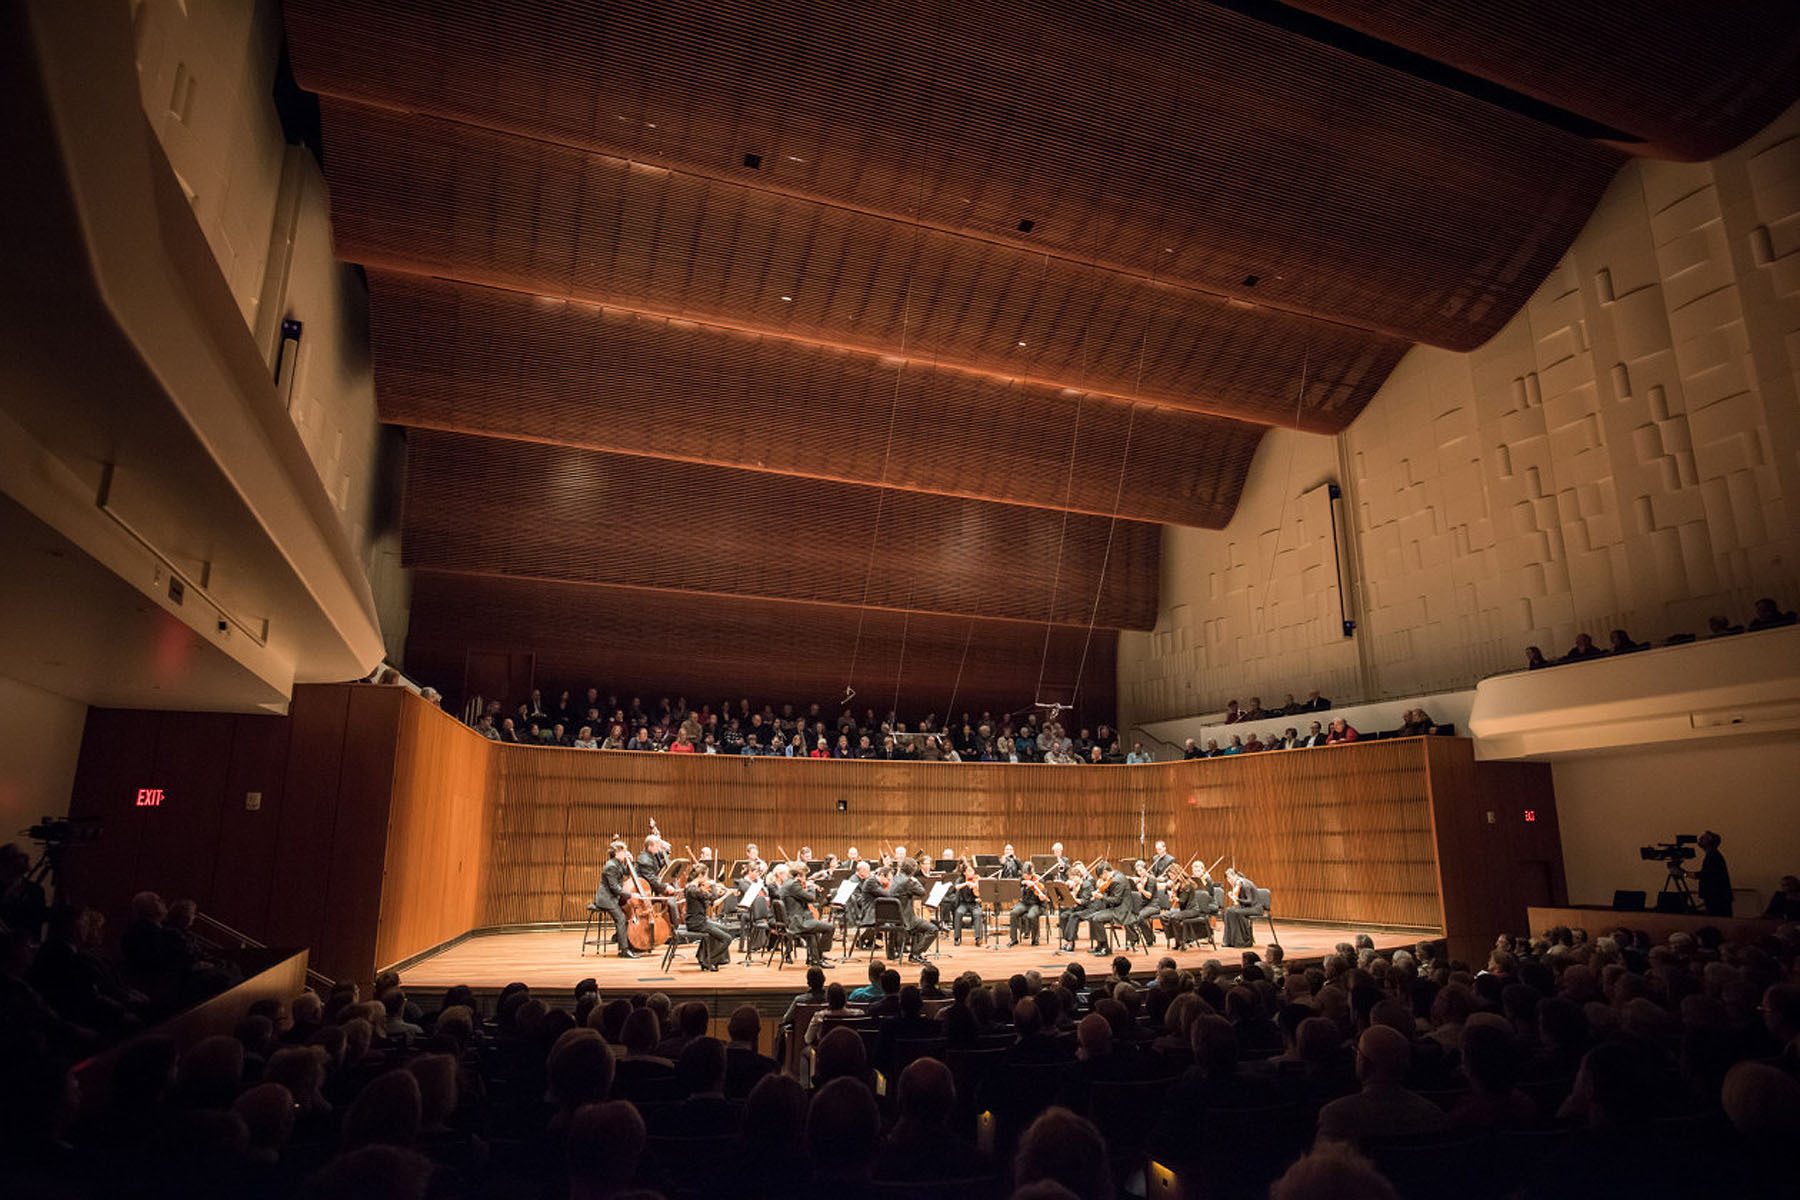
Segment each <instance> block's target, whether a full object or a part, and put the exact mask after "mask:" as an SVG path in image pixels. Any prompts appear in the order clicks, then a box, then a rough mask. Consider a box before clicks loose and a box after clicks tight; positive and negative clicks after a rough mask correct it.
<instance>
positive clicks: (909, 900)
mask: <svg viewBox="0 0 1800 1200" xmlns="http://www.w3.org/2000/svg"><path fill="white" fill-rule="evenodd" d="M889 893H890V894H891V895H892V896H893V897H894V899H896V900H898V901H900V923H901V924H902V925H904V926H905V927H906V961H907V962H909V963H917V964H919V965H920V966H923V965H924V964H925V951H927V950H929V949H931V944H932V943H933V942H935V941H937V935H938V928H937V923H936V922H934V921H932V920H931V919H930V918H929V917H926V916H924V915H923V914H921V913H919V912H918V911H916V910H915V909H914V908H913V901H914V900H916V899H921V898H923V897H924V895H925V885H924V883H922V882H920V880H919V864H918V863H916V862H914V861H913V860H912V859H910V858H903V859H901V860H900V873H899V874H898V875H896V876H895V877H894V883H893V887H892V888H890V889H889Z"/></svg>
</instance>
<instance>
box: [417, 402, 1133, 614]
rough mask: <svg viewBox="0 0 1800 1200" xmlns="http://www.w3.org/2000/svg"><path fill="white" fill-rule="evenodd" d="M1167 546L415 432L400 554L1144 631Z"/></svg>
mask: <svg viewBox="0 0 1800 1200" xmlns="http://www.w3.org/2000/svg"><path fill="white" fill-rule="evenodd" d="M1161 534H1162V531H1161V528H1160V527H1159V526H1156V525H1152V524H1147V523H1145V522H1142V521H1110V520H1108V519H1106V518H1104V517H1089V516H1081V515H1076V514H1069V513H1058V512H1052V511H1049V510H1047V509H1040V508H1026V507H1022V506H1019V505H1008V504H994V503H990V502H987V501H980V500H964V499H959V498H955V497H947V496H933V495H927V494H924V493H921V492H903V491H896V490H892V489H886V490H884V489H881V488H873V487H862V486H858V485H854V484H842V483H832V482H828V481H825V480H818V479H805V478H800V477H796V476H788V475H772V474H765V473H759V472H751V471H736V470H730V469H726V468H721V467H711V466H704V465H700V464H695V463H683V462H667V461H662V460H657V459H649V458H638V457H631V456H626V455H618V454H600V453H595V452H593V451H587V450H575V449H570V448H567V447H558V446H545V445H538V444H535V443H528V442H518V441H501V440H496V439H490V438H476V437H465V436H461V435H457V434H444V433H436V432H430V431H426V430H416V431H414V433H413V434H412V436H411V437H410V439H409V455H408V464H407V486H406V503H405V511H404V527H403V536H402V542H401V551H402V560H403V562H404V563H405V565H407V566H410V567H432V568H438V569H443V570H455V571H463V572H473V573H484V574H495V575H515V576H525V577H533V578H547V579H563V580H572V581H582V582H589V583H614V584H630V585H635V586H639V587H646V588H656V589H662V590H668V591H692V592H709V593H718V594H724V595H739V596H761V597H778V598H782V599H789V600H813V601H824V602H827V603H833V604H848V605H862V604H864V603H867V604H869V605H873V606H875V607H879V608H889V609H894V610H896V611H900V610H916V611H924V612H938V613H954V614H959V615H973V616H990V617H1007V618H1013V619H1017V620H1022V621H1055V622H1058V623H1061V624H1069V625H1079V626H1081V627H1083V628H1085V627H1087V626H1088V625H1089V624H1090V622H1091V623H1093V624H1095V625H1099V626H1101V627H1105V628H1112V629H1119V628H1129V629H1149V628H1150V627H1151V626H1152V625H1154V624H1155V622H1156V582H1157V569H1158V563H1159V558H1160V552H1161ZM586 632H587V634H588V636H594V635H595V634H596V633H597V632H598V631H595V630H588V631H586Z"/></svg>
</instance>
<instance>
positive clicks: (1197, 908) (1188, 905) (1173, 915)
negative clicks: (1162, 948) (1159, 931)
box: [1163, 884, 1219, 945]
mask: <svg viewBox="0 0 1800 1200" xmlns="http://www.w3.org/2000/svg"><path fill="white" fill-rule="evenodd" d="M1218 911H1219V906H1218V904H1216V903H1215V902H1214V901H1213V894H1212V889H1211V888H1210V887H1206V886H1204V885H1201V884H1195V885H1194V886H1193V887H1191V888H1189V889H1188V893H1187V895H1186V896H1183V897H1182V899H1181V904H1180V905H1179V906H1178V907H1177V908H1175V910H1174V911H1172V912H1167V913H1164V914H1163V928H1164V929H1167V930H1168V931H1169V932H1170V934H1171V935H1172V937H1173V940H1174V941H1176V942H1177V943H1178V944H1179V945H1186V944H1187V943H1188V942H1189V941H1199V940H1202V938H1203V937H1204V938H1205V939H1208V940H1210V939H1211V937H1212V917H1213V914H1214V913H1216V912H1218ZM1202 931H1204V933H1202Z"/></svg>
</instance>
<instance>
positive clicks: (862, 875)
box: [845, 861, 894, 958]
mask: <svg viewBox="0 0 1800 1200" xmlns="http://www.w3.org/2000/svg"><path fill="white" fill-rule="evenodd" d="M856 877H857V879H858V880H860V882H859V883H858V884H857V885H856V890H855V891H854V892H852V893H851V895H850V898H851V900H853V901H855V902H856V904H857V918H856V925H857V928H858V929H860V930H861V931H862V932H861V933H859V934H858V941H859V943H862V942H866V941H867V940H869V939H870V938H871V937H872V936H873V935H872V934H871V933H870V932H869V931H870V930H871V929H873V928H874V925H875V901H876V900H878V899H880V898H881V897H883V896H886V895H889V894H890V892H889V889H890V888H891V886H892V884H893V878H894V877H893V873H892V872H891V871H889V870H888V868H886V867H881V868H880V869H876V868H874V867H871V866H870V865H869V864H868V862H866V861H862V862H858V863H857V864H856ZM845 908H846V910H847V909H848V908H849V906H848V905H846V906H845ZM888 943H889V944H888V957H889V958H892V957H893V956H894V953H893V951H894V947H893V938H892V937H891V936H890V937H889V938H888Z"/></svg>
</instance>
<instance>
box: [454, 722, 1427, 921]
mask: <svg viewBox="0 0 1800 1200" xmlns="http://www.w3.org/2000/svg"><path fill="white" fill-rule="evenodd" d="M494 757H495V764H496V779H495V801H496V820H495V823H494V825H493V829H492V841H491V849H490V854H491V872H490V875H489V877H488V886H487V894H488V901H487V908H486V910H485V912H486V918H485V922H484V923H489V924H512V923H522V922H534V921H569V920H579V919H580V916H581V912H582V905H584V904H585V903H586V901H587V900H588V899H589V898H591V897H592V895H593V890H594V887H595V884H596V882H597V881H598V878H599V874H598V873H599V869H600V864H601V862H602V861H603V858H602V856H603V854H604V849H605V843H606V840H607V839H608V838H609V837H610V836H611V835H612V834H614V833H624V834H626V835H627V836H629V837H631V838H633V839H635V838H637V837H640V836H641V835H642V834H643V833H644V832H645V831H646V829H647V823H648V821H649V820H650V819H651V818H653V817H654V818H655V819H656V820H657V821H658V822H659V823H660V824H661V826H662V828H663V831H664V833H665V834H667V835H668V836H669V837H670V839H671V840H672V841H673V842H674V843H675V845H676V847H677V849H678V850H679V849H680V848H681V847H682V846H683V845H684V844H687V843H691V844H692V845H693V846H694V847H695V848H696V849H698V848H699V847H700V846H701V845H711V846H713V847H715V848H716V849H717V850H718V851H719V852H720V854H721V855H722V856H724V857H728V858H729V857H734V856H736V855H737V854H738V853H739V852H740V851H741V850H742V848H743V845H744V843H745V842H747V841H755V842H756V843H757V844H758V845H759V846H760V847H761V848H762V850H763V852H764V854H765V856H772V852H773V851H774V850H775V849H776V848H777V846H785V847H786V848H787V849H788V851H790V852H797V851H798V849H799V847H800V845H801V844H802V843H810V844H811V845H812V846H813V847H814V849H815V850H818V851H820V852H823V851H824V850H826V849H831V850H835V851H837V852H838V853H842V852H843V851H844V849H845V848H846V847H847V846H848V845H851V844H855V845H857V847H858V848H859V849H861V850H863V851H865V852H868V851H869V850H870V849H871V847H873V846H876V845H878V844H879V843H880V842H881V841H883V840H888V841H896V840H897V841H904V842H905V843H906V845H908V846H909V847H912V848H914V849H918V848H921V847H929V849H930V852H931V853H933V854H936V853H938V852H940V851H941V850H942V849H943V848H944V847H945V846H946V845H949V846H951V847H952V848H954V849H957V850H959V851H960V850H962V849H964V848H970V849H974V850H976V851H979V852H996V851H998V850H999V848H1000V846H1001V844H1002V843H1004V842H1008V841H1010V842H1012V843H1013V844H1014V845H1015V846H1016V847H1017V848H1018V849H1019V850H1020V852H1021V853H1042V852H1045V851H1046V850H1047V849H1048V847H1049V845H1050V843H1051V842H1053V841H1056V840H1061V841H1062V842H1063V843H1064V845H1065V846H1066V847H1067V849H1068V851H1069V852H1070V853H1071V854H1074V855H1077V856H1080V857H1083V858H1091V857H1093V856H1095V855H1099V854H1102V853H1110V854H1112V855H1114V856H1115V857H1120V858H1134V857H1136V856H1137V855H1138V854H1139V853H1140V852H1141V850H1147V849H1148V847H1149V843H1151V842H1154V841H1155V840H1156V838H1157V837H1159V836H1161V837H1164V838H1166V839H1167V840H1168V841H1169V843H1170V845H1171V848H1172V849H1173V850H1174V851H1175V852H1176V853H1178V854H1182V855H1186V856H1189V857H1190V858H1191V857H1194V856H1197V855H1200V854H1202V853H1204V854H1206V857H1207V859H1208V861H1210V860H1211V859H1212V858H1213V857H1215V856H1217V855H1218V854H1221V853H1223V854H1227V855H1230V856H1235V858H1236V861H1237V862H1238V863H1239V864H1240V866H1241V867H1242V869H1243V870H1244V871H1245V872H1246V873H1248V874H1249V875H1250V876H1251V877H1252V878H1254V879H1255V880H1256V881H1257V883H1258V884H1260V885H1262V886H1265V887H1269V888H1271V889H1272V890H1273V891H1274V893H1275V897H1276V904H1277V909H1276V911H1277V913H1278V914H1279V915H1281V916H1288V917H1292V918H1294V919H1297V920H1322V921H1342V922H1346V923H1352V924H1354V923H1367V924H1381V925H1401V926H1416V927H1420V928H1436V927H1437V926H1438V925H1439V924H1440V922H1441V920H1442V915H1441V908H1440V906H1439V902H1438V892H1437V871H1436V859H1435V855H1434V851H1433V844H1432V825H1431V809H1430V796H1429V794H1428V788H1427V784H1426V770H1425V758H1424V752H1423V750H1422V749H1421V748H1420V742H1419V741H1417V740H1409V741H1393V742H1386V741H1384V742H1371V743H1368V744H1366V745H1358V746H1352V747H1344V748H1342V749H1332V750H1329V751H1318V752H1313V753H1308V754H1269V755H1258V756H1254V757H1246V758H1239V759H1224V760H1216V761H1208V762H1194V763H1159V764H1155V765H1151V766H1146V767H1102V768H1081V767H1044V766H1012V765H1004V766H1003V765H979V764H937V763H905V764H897V763H863V762H835V761H834V762H810V761H808V762H794V761H788V760H765V759H757V760H744V759H739V758H693V759H680V758H671V757H669V756H666V755H647V754H605V753H596V752H590V751H576V750H552V749H542V748H537V747H515V746H496V747H495V748H494ZM1190 799H1192V800H1194V801H1195V803H1193V804H1191V805H1190V804H1189V800H1190ZM839 800H844V801H846V802H847V805H848V810H847V811H846V812H842V813H840V812H838V811H837V802H838V801H839ZM1140 832H1142V834H1143V837H1144V840H1143V841H1142V842H1140V840H1139V836H1140ZM1228 861H1229V860H1228Z"/></svg>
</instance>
